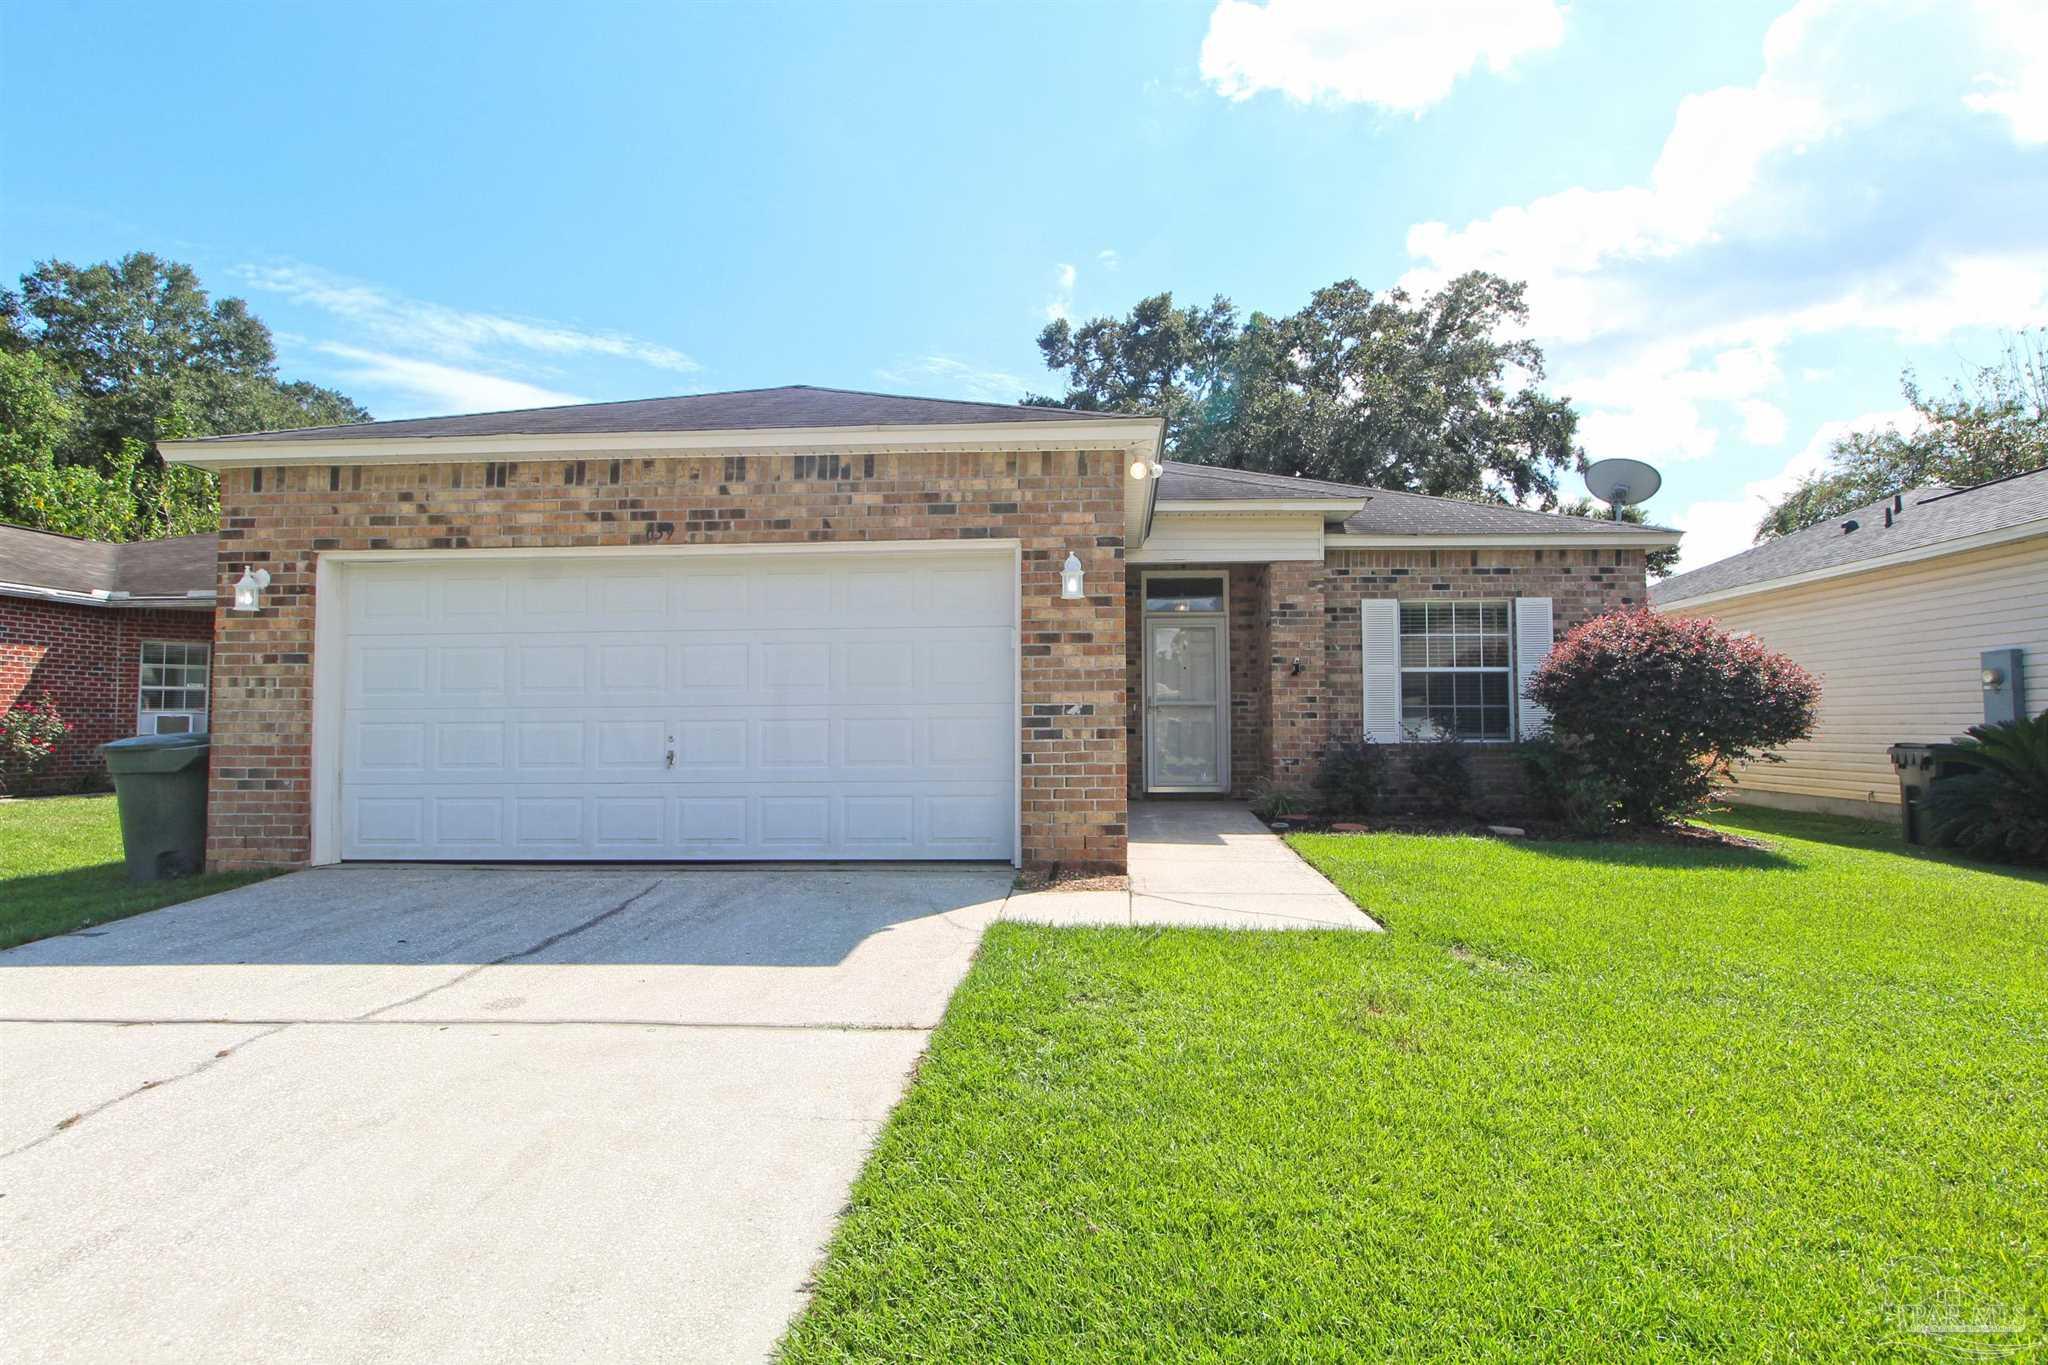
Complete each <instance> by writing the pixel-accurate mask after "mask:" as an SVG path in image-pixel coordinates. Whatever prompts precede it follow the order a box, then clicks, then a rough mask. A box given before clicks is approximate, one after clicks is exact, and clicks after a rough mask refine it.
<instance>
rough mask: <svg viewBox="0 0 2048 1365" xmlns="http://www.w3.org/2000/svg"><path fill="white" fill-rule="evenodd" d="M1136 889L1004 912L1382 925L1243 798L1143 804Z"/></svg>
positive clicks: (1040, 919) (1061, 897)
mask: <svg viewBox="0 0 2048 1365" xmlns="http://www.w3.org/2000/svg"><path fill="white" fill-rule="evenodd" d="M1130 875H1131V889H1130V890H1129V891H1067V892H1062V891H1039V892H1033V893H1030V894H1026V895H1013V896H1011V897H1010V898H1009V900H1007V901H1006V902H1004V904H1003V910H1002V916H1001V917H1002V918H1003V919H1012V920H1023V921H1028V922H1031V923H1037V924H1146V925H1175V926H1182V927H1194V928H1226V929H1357V930H1365V931H1368V932H1370V931H1376V930H1378V929H1379V927H1380V926H1379V925H1378V924H1377V923H1375V922H1374V921H1373V919H1372V918H1371V917H1370V916H1369V915H1366V914H1365V913H1364V912H1363V911H1361V910H1360V909H1359V908H1358V907H1357V906H1356V905H1353V904H1352V903H1351V900H1350V898H1349V897H1348V896H1346V895H1345V894H1344V893H1343V892H1341V891H1339V890H1338V889H1337V888H1336V887H1334V886H1332V885H1331V884H1330V881H1329V879H1328V878H1326V877H1324V876H1323V874H1322V873H1320V872H1318V871H1316V870H1315V869H1314V868H1312V867H1310V866H1309V865H1308V864H1307V863H1306V862H1304V861H1302V859H1301V856H1300V855H1299V854H1297V853H1296V852H1295V851H1294V850H1293V849H1291V848H1289V847H1288V846H1287V845H1286V843H1285V842H1284V841H1283V840H1282V839H1280V837H1279V836H1278V835H1276V834H1274V833H1273V832H1272V831H1271V830H1269V829H1267V828H1266V827H1265V825H1263V824H1262V823H1260V822H1259V820H1258V819H1257V818H1256V817H1254V816H1253V815H1252V813H1251V811H1250V810H1249V809H1248V808H1246V806H1245V805H1244V803H1242V802H1239V801H1134V802H1132V803H1131V813H1130Z"/></svg>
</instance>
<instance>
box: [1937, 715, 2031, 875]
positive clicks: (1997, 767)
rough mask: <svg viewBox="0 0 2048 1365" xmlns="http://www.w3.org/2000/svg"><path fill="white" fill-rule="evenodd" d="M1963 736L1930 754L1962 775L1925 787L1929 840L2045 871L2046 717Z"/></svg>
mask: <svg viewBox="0 0 2048 1365" xmlns="http://www.w3.org/2000/svg"><path fill="white" fill-rule="evenodd" d="M1969 734H1970V737H1969V738H1968V739H1967V740H1964V741H1963V742H1962V743H1959V744H1943V745H1940V746H1938V747H1937V748H1936V749H1935V751H1934V752H1935V757H1936V758H1937V759H1939V760H1941V761H1943V762H1946V763H1950V764H1953V765H1955V766H1956V767H1959V768H1961V769H1963V771H1961V772H1958V773H1953V774H1951V775H1949V776H1947V777H1943V778H1940V779H1938V780H1937V781H1936V782H1935V784H1934V785H1933V786H1932V787H1930V788H1928V790H1927V815H1928V833H1929V836H1930V837H1931V838H1932V839H1933V840H1934V842H1935V843H1937V844H1940V845H1942V846H1944V847H1947V848H1953V849H1957V850H1959V851H1961V852H1964V853H1968V854H1971V855H1973V856H1975V857H1979V858H1989V859H1992V860H1993V861H1995V862H2002V863H2038V864H2044V865H2048V711H2043V712H2042V713H2041V714H2040V715H2038V716H2035V717H2034V718H2033V719H2032V720H2012V721H2004V722H2002V723H2000V724H1998V725H1977V726H1972V727H1971V729H1970V732H1969Z"/></svg>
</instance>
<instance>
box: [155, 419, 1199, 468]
mask: <svg viewBox="0 0 2048 1365" xmlns="http://www.w3.org/2000/svg"><path fill="white" fill-rule="evenodd" d="M1162 430H1163V424H1162V423H1161V422H1160V421H1159V420H1158V419H1156V418H1137V419H1129V418H1126V419H1124V420H1121V421H1119V420H1114V419H1105V420H1102V421H1088V422H984V423H970V424H964V425H947V426H861V427H772V428H757V429H752V430H745V431H625V432H597V433H578V434H575V435H530V434H529V435H518V436H411V437H405V436H401V437H360V438H347V439H341V440H333V441H304V440H300V441H291V440H278V441H208V440H193V441H159V442H158V443H157V449H158V450H159V451H160V452H162V454H163V457H164V459H165V460H167V461H169V462H170V463H172V464H184V465H192V466H194V467H196V468H199V469H211V470H221V469H241V468H247V467H249V466H252V465H266V466H280V465H329V464H437V463H439V464H456V463H464V462H473V461H477V460H513V461H516V460H521V459H538V458H544V457H548V456H562V455H589V454H593V453H605V452H614V451H621V452H623V451H631V452H641V453H653V452H667V453H672V454H678V455H688V454H699V455H719V454H734V455H746V454H784V453H792V452H796V453H801V452H808V451H860V452H863V453H871V454H898V453H915V452H922V451H930V452H935V453H951V452H962V453H969V454H977V453H980V452H984V451H1010V450H1023V451H1028V450H1120V451H1134V452H1140V453H1142V454H1144V456H1145V457H1146V458H1147V459H1148V460H1149V459H1155V458H1157V455H1158V450H1159V441H1160V436H1161V433H1162Z"/></svg>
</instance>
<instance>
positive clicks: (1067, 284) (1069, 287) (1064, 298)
mask: <svg viewBox="0 0 2048 1365" xmlns="http://www.w3.org/2000/svg"><path fill="white" fill-rule="evenodd" d="M1080 276H1081V272H1080V271H1078V270H1076V269H1075V268H1074V267H1073V266H1072V265H1070V264H1068V263H1067V262H1065V261H1061V262H1060V263H1059V264H1058V265H1056V266H1054V267H1053V268H1052V280H1053V295H1052V298H1051V299H1050V300H1049V301H1048V302H1047V303H1046V305H1045V320H1046V321H1047V322H1066V321H1070V320H1071V319H1072V318H1073V315H1074V282H1075V281H1076V280H1078V279H1079V278H1080Z"/></svg>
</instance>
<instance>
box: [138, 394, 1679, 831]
mask: <svg viewBox="0 0 2048 1365" xmlns="http://www.w3.org/2000/svg"><path fill="white" fill-rule="evenodd" d="M1161 429H1162V424H1161V423H1160V422H1159V421H1158V420H1157V419H1154V418H1137V417H1121V416H1113V415H1106V414H1100V413H1082V412H1071V411H1067V410H1063V409H1057V408H1039V407H1008V406H1002V405H995V404H984V403H962V402H952V401H945V400H936V399H920V398H900V397H893V396H888V395H876V394H864V393H851V392H846V391H842V390H831V389H814V388H803V387H797V388H785V389H765V390H755V391H750V392H744V393H731V394H708V395H699V396H693V397H685V398H669V399H650V400H645V401H642V402H635V403H604V404H591V405H584V406H578V407H567V408H550V409H539V410H534V411H527V412H511V413H491V414H482V415H479V416H472V417H454V418H424V419H418V420H410V421H398V422H379V423H367V424H363V425H359V426H352V427H331V428H321V429H315V430H309V431H294V432H276V433H258V434H254V435H249V436H233V437H215V438H209V439H206V440H197V441H180V442H166V443H165V444H164V446H163V450H164V454H165V455H166V457H167V458H169V459H171V460H173V461H176V462H181V463H188V464H193V465H198V466H201V467H204V468H208V469H212V470H215V471H217V472H218V473H219V475H220V477H221V502H222V523H221V524H222V530H221V540H220V565H219V576H220V584H221V587H222V591H223V592H224V593H225V592H226V591H227V590H228V588H229V586H230V585H231V584H232V583H233V582H234V581H236V580H237V579H239V578H240V577H241V576H242V575H243V574H244V573H245V572H246V571H250V570H257V569H260V570H263V571H265V572H267V573H268V574H269V575H270V582H269V585H268V587H267V588H266V589H264V590H263V591H262V593H261V595H260V598H259V600H258V601H257V602H256V603H255V605H254V609H253V610H250V611H248V612H240V611H230V612H226V613H224V614H223V616H222V620H221V626H220V638H219V644H218V649H217V656H216V659H215V671H214V687H215V696H216V698H217V703H218V705H217V711H218V714H217V715H216V717H215V724H214V755H213V792H212V802H211V816H210V835H209V846H208V857H209V861H210V862H211V863H212V864H213V865H214V866H217V867H236V866H254V865H274V864H299V863H306V862H315V863H322V862H331V861H337V860H341V859H349V858H375V859H460V860H476V859H489V858H500V859H549V860H555V859H603V860H608V861H609V860H620V859H634V858H642V859H657V860H671V859H743V860H754V859H852V858H892V859H893V858H971V859H988V858H999V859H1013V860H1016V861H1019V862H1022V863H1026V864H1048V863H1060V864H1066V865H1069V866H1076V867H1121V866H1122V864H1123V862H1124V845H1125V831H1126V815H1127V808H1128V802H1129V799H1130V797H1131V796H1132V794H1134V793H1136V794H1151V793H1168V792H1207V793H1212V794H1215V793H1227V792H1237V793H1243V792H1245V791H1247V790H1248V789H1249V788H1250V787H1251V786H1252V785H1253V784H1255V783H1258V782H1261V781H1273V782H1279V783H1284V784H1290V785H1300V784H1303V783H1305V782H1306V781H1307V778H1308V775H1309V772H1310V770H1311V769H1312V767H1313V764H1314V761H1315V758H1316V756H1317V755H1318V754H1319V753H1320V752H1321V750H1322V749H1323V747H1324V746H1325V745H1326V744H1327V743H1328V742H1329V740H1330V739H1331V737H1332V736H1333V735H1339V734H1346V733H1351V734H1355V733H1358V732H1359V731H1360V729H1361V727H1364V728H1369V729H1370V730H1371V731H1372V733H1374V734H1375V736H1376V737H1379V738H1382V739H1385V740H1387V741H1389V742H1399V741H1400V740H1401V739H1402V738H1403V737H1404V735H1406V734H1407V733H1408V732H1409V731H1412V730H1415V729H1417V728H1424V729H1426V728H1427V726H1428V724H1429V723H1430V721H1431V718H1432V716H1433V715H1434V716H1435V717H1436V718H1437V719H1438V720H1440V721H1441V722H1442V723H1444V724H1456V725H1465V724H1468V723H1469V725H1470V726H1471V727H1473V728H1474V729H1475V730H1479V729H1484V730H1486V731H1487V732H1488V734H1489V735H1491V736H1492V737H1493V738H1496V739H1507V738H1510V737H1512V735H1513V734H1514V733H1516V731H1517V729H1518V727H1521V726H1523V725H1526V724H1527V719H1526V716H1525V714H1518V708H1517V706H1516V704H1515V702H1514V701H1513V700H1512V696H1513V693H1512V691H1503V688H1509V689H1512V688H1513V686H1514V674H1515V671H1516V670H1517V669H1519V670H1520V671H1526V667H1527V666H1528V664H1529V663H1530V661H1531V660H1532V659H1533V658H1535V657H1540V653H1541V651H1542V649H1547V647H1548V641H1549V638H1550V629H1551V624H1552V622H1553V620H1556V621H1559V622H1563V623H1566V624H1568V623H1570V622H1571V621H1574V620H1577V619H1579V618H1580V617H1582V616H1585V615H1589V614H1591V613H1593V612H1595V611H1598V610H1601V609H1604V608H1607V607H1612V606H1620V605H1623V604H1626V603H1630V602H1635V601H1639V600H1640V599H1641V597H1642V588H1643V572H1644V570H1643V554H1644V551H1645V549H1647V548H1649V547H1652V546H1658V545H1668V544H1672V543H1674V542H1675V541H1676V538H1677V537H1676V534H1675V533H1673V532H1668V531H1660V530H1656V529H1654V528H1643V527H1627V526H1613V525H1610V524H1608V523H1603V522H1597V521H1589V520H1584V519H1574V518H1563V517H1553V516H1544V515H1541V514H1536V513H1527V512H1519V511H1515V510H1512V509H1506V508H1489V507H1481V506H1476V505H1473V504H1467V503H1459V502H1451V501H1448V500H1444V499H1432V498H1420V497H1414V496H1412V495H1407V494H1396V493H1383V492H1375V491H1373V490H1369V489H1361V488H1348V487H1344V486H1341V485H1335V484H1318V483H1314V482H1308V481H1301V480H1293V479H1284V478H1276V477H1272V476H1264V475H1253V474H1242V473H1235V472H1232V471H1220V470H1211V469H1198V468H1194V467H1190V466H1184V465H1176V464H1168V465H1161V464H1160V463H1159V462H1158V461H1159V443H1160V438H1161ZM1069 563H1072V564H1074V565H1076V566H1077V567H1078V568H1079V570H1080V573H1081V577H1082V582H1081V584H1080V585H1079V587H1078V590H1070V589H1069V587H1068V585H1067V584H1066V583H1064V582H1063V569H1064V568H1065V567H1066V566H1067V565H1068V564H1069ZM1148 590H1149V596H1148V595H1147V594H1148ZM1070 591H1071V595H1070ZM1226 602H1227V603H1228V610H1225V609H1224V607H1225V603H1226ZM1453 602H1457V603H1461V604H1463V606H1464V607H1465V608H1468V609H1469V612H1468V613H1467V614H1461V613H1460V611H1459V609H1457V608H1455V607H1454V608H1451V609H1450V610H1449V612H1448V614H1444V615H1443V616H1442V619H1441V620H1440V621H1439V620H1438V619H1437V618H1436V617H1435V616H1433V615H1432V612H1431V608H1432V607H1436V608H1443V607H1445V606H1446V605H1447V604H1450V603H1453ZM1539 602H1540V610H1539V609H1538V603H1539ZM1404 606H1406V607H1408V608H1410V610H1407V611H1405V612H1404ZM1468 615H1469V619H1467V618H1468ZM1410 617H1412V622H1410V626H1412V629H1410V628H1409V626H1404V621H1406V620H1408V618H1410ZM1404 631H1405V632H1406V635H1407V638H1408V639H1409V640H1410V641H1411V642H1410V643H1409V644H1407V645H1406V646H1405V647H1406V648H1408V650H1409V652H1410V653H1413V654H1415V655H1416V657H1417V658H1418V659H1419V660H1421V661H1422V662H1424V663H1427V662H1429V661H1430V660H1431V651H1432V650H1440V651H1442V652H1443V654H1444V658H1445V662H1443V663H1442V664H1441V666H1440V667H1441V670H1442V671H1441V673H1440V674H1438V675H1427V676H1426V675H1424V674H1423V673H1421V672H1420V671H1419V668H1420V665H1418V671H1417V672H1415V673H1413V674H1412V675H1410V676H1409V677H1408V678H1407V680H1406V681H1404V674H1403V671H1402V667H1401V662H1400V652H1401V650H1402V649H1403V648H1404V645H1403V639H1404ZM1431 631H1434V632H1435V634H1434V636H1432V635H1431V634H1430V633H1429V632H1431ZM1467 637H1469V638H1467ZM1511 637H1512V638H1511ZM1367 641H1370V642H1371V643H1370V644H1367V643H1366V642H1367ZM1362 648H1363V650H1364V653H1363V654H1361V649H1362ZM1468 648H1469V649H1470V650H1471V651H1472V652H1473V662H1471V663H1470V664H1469V665H1466V664H1462V663H1459V662H1457V660H1458V659H1460V658H1462V655H1461V654H1460V651H1461V650H1466V649H1468ZM1496 655H1499V656H1501V657H1502V658H1503V659H1506V660H1508V661H1509V662H1507V663H1504V664H1502V665H1500V666H1498V667H1496V665H1494V664H1493V663H1491V662H1490V660H1492V659H1493V658H1494V657H1495V656H1496ZM1467 668H1469V670H1470V672H1471V676H1472V678H1473V679H1474V681H1473V682H1470V683H1467V682H1462V681H1460V680H1459V679H1458V678H1457V677H1455V676H1453V675H1452V673H1451V670H1453V669H1460V670H1463V669H1467ZM1489 669H1492V670H1494V671H1492V672H1489V671H1488V670H1489ZM1482 675H1484V676H1483V678H1482ZM1404 688H1406V689H1407V691H1408V693H1412V694H1413V698H1414V701H1415V706H1414V708H1413V709H1412V713H1411V711H1410V709H1409V708H1406V707H1405V706H1404V702H1403V696H1404V695H1405V694H1404V691H1403V689H1404ZM1432 688H1436V689H1438V691H1439V692H1440V693H1441V696H1440V697H1437V696H1432V694H1431V689H1432ZM1519 710H1520V712H1522V713H1526V708H1525V707H1524V708H1519ZM1404 727H1405V728H1404ZM1148 768H1149V769H1150V770H1151V771H1150V772H1149V773H1148Z"/></svg>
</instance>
